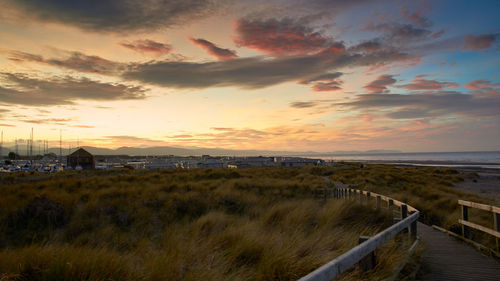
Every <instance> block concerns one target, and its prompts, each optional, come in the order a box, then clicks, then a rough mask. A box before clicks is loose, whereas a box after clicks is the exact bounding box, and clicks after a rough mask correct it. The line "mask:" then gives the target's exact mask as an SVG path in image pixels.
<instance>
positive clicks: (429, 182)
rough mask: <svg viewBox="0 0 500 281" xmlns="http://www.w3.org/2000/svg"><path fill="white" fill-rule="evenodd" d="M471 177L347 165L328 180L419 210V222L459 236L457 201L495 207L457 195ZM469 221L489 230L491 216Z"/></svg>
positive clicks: (488, 240) (475, 235) (479, 214)
mask: <svg viewBox="0 0 500 281" xmlns="http://www.w3.org/2000/svg"><path fill="white" fill-rule="evenodd" d="M475 177H477V175H475V174H474V173H460V172H458V171H457V170H454V169H450V168H422V167H396V166H393V165H380V164H369V165H366V166H365V167H364V168H360V165H359V164H346V165H344V166H342V167H339V168H338V169H337V170H336V172H335V173H334V174H333V175H331V176H330V178H331V179H332V180H334V181H340V182H344V183H349V184H355V185H356V186H357V187H356V188H358V189H362V190H369V191H372V192H376V193H380V194H384V195H387V196H390V197H392V198H395V199H398V200H400V201H403V202H407V203H408V204H409V205H411V206H413V207H415V208H417V209H418V210H420V212H421V215H420V220H421V221H423V222H424V223H426V224H429V225H433V224H434V225H438V226H441V227H444V228H447V229H449V230H451V231H454V232H456V233H458V234H461V226H460V224H459V223H458V219H459V218H461V209H460V207H459V205H458V199H462V200H468V201H473V202H478V203H484V204H490V205H496V204H497V202H495V201H494V200H491V199H488V198H483V197H480V196H478V195H475V194H471V193H466V192H463V191H460V190H458V189H456V188H455V187H454V185H455V184H456V183H459V182H461V181H463V180H464V179H465V178H475ZM470 212H471V213H470V214H469V218H470V219H471V221H473V222H476V223H479V224H482V225H485V226H490V227H492V222H493V219H492V215H491V214H488V213H487V212H483V211H477V210H471V211H470ZM471 234H472V239H474V240H476V241H478V242H480V243H483V244H485V245H488V246H490V247H493V246H494V241H493V238H492V237H490V236H488V235H485V234H483V233H480V232H478V231H471Z"/></svg>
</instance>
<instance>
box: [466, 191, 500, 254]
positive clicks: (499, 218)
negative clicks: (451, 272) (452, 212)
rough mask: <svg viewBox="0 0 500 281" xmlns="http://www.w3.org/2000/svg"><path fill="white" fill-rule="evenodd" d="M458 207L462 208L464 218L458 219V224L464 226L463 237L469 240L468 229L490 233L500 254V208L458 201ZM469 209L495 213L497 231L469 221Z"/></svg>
mask: <svg viewBox="0 0 500 281" xmlns="http://www.w3.org/2000/svg"><path fill="white" fill-rule="evenodd" d="M458 205H461V206H462V218H461V219H458V223H460V224H461V225H462V236H463V237H464V238H468V237H467V236H468V231H467V227H470V228H473V229H476V230H479V231H482V232H485V233H488V234H489V235H492V236H494V237H495V242H496V250H497V251H499V252H500V207H495V206H491V205H486V204H480V203H476V202H471V201H465V200H458ZM469 207H470V208H474V209H479V210H483V211H488V212H491V213H493V225H494V228H495V229H491V228H488V227H485V226H482V225H479V224H476V223H473V222H470V221H469Z"/></svg>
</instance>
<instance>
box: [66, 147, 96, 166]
mask: <svg viewBox="0 0 500 281" xmlns="http://www.w3.org/2000/svg"><path fill="white" fill-rule="evenodd" d="M67 163H68V168H70V167H71V168H72V169H73V170H80V167H81V169H83V170H91V169H95V160H94V155H92V154H91V153H90V152H88V151H86V150H85V149H83V148H79V149H77V150H76V151H75V152H73V153H71V154H70V155H68V157H67Z"/></svg>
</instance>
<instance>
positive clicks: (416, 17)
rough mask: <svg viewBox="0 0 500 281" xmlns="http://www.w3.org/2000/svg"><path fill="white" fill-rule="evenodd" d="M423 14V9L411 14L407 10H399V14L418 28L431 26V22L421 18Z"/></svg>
mask: <svg viewBox="0 0 500 281" xmlns="http://www.w3.org/2000/svg"><path fill="white" fill-rule="evenodd" d="M423 12H424V9H418V10H417V11H415V12H413V13H412V12H410V11H408V10H407V9H402V10H401V14H402V15H403V17H404V18H405V19H406V20H408V21H410V22H412V23H414V24H416V25H419V26H424V27H428V26H431V25H432V22H431V21H430V20H429V19H428V18H426V17H424V16H422V13H423Z"/></svg>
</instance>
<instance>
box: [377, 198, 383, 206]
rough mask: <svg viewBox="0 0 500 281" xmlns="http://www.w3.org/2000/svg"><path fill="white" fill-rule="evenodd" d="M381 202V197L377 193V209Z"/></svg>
mask: <svg viewBox="0 0 500 281" xmlns="http://www.w3.org/2000/svg"><path fill="white" fill-rule="evenodd" d="M381 204H382V197H381V196H380V195H377V209H380V205H381Z"/></svg>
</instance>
